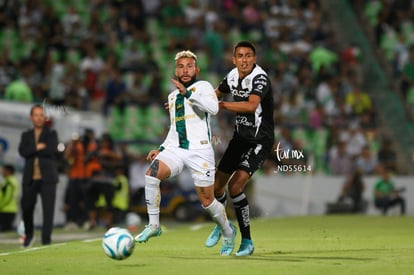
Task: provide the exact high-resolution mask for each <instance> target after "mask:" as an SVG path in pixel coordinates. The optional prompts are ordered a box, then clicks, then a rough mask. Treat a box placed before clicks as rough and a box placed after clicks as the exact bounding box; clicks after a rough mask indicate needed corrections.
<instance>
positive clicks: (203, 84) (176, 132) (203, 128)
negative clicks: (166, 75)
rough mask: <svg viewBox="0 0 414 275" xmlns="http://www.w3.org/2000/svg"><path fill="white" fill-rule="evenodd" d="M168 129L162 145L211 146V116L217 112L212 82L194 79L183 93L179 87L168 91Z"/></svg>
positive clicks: (181, 146)
mask: <svg viewBox="0 0 414 275" xmlns="http://www.w3.org/2000/svg"><path fill="white" fill-rule="evenodd" d="M168 106H169V112H170V122H171V124H170V129H169V131H168V134H167V137H166V138H165V141H164V142H163V144H161V148H167V147H180V148H183V149H202V148H206V147H211V128H210V116H211V115H215V114H217V112H218V110H219V108H218V100H217V96H216V94H215V91H214V88H213V86H212V85H211V84H210V83H209V82H207V81H196V82H194V83H193V84H191V85H190V86H188V87H187V93H186V94H185V95H184V96H183V95H181V94H180V93H179V91H178V89H176V90H174V91H172V92H171V93H170V94H169V95H168Z"/></svg>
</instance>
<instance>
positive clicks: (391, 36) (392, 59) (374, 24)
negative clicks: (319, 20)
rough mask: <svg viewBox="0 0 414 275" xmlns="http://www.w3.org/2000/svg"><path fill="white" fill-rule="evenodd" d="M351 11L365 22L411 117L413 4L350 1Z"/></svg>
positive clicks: (413, 97) (413, 99)
mask: <svg viewBox="0 0 414 275" xmlns="http://www.w3.org/2000/svg"><path fill="white" fill-rule="evenodd" d="M352 5H353V7H354V9H355V11H356V12H357V13H358V14H359V16H360V17H361V18H363V19H364V20H365V21H367V22H368V23H369V28H370V29H371V30H372V32H373V34H374V40H375V44H376V45H375V46H376V47H377V48H378V49H380V51H381V53H382V54H381V55H383V56H384V57H385V60H386V61H387V62H388V64H389V65H388V66H389V67H390V68H391V76H392V78H393V79H394V80H395V81H394V82H396V83H397V86H398V88H397V90H398V92H399V94H400V95H401V98H402V100H403V102H404V103H405V107H406V111H407V113H408V115H409V116H410V118H411V119H413V120H414V113H413V111H412V110H413V107H414V47H413V43H414V25H413V23H412V17H413V15H414V5H413V3H412V1H410V0H399V1H374V0H370V1H360V0H354V1H352Z"/></svg>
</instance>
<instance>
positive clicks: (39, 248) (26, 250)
mask: <svg viewBox="0 0 414 275" xmlns="http://www.w3.org/2000/svg"><path fill="white" fill-rule="evenodd" d="M101 240H102V238H95V239H88V240H83V241H82V242H84V243H91V242H97V241H101ZM66 244H68V242H64V243H57V244H51V245H44V246H37V247H31V248H27V249H23V248H22V250H16V251H10V252H3V253H0V257H1V256H9V255H14V254H20V253H27V252H31V251H36V250H41V249H48V248H53V247H58V246H63V245H66Z"/></svg>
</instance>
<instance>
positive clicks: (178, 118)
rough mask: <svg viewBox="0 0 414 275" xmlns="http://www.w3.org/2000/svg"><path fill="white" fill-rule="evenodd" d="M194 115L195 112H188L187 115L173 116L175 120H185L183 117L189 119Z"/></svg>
mask: <svg viewBox="0 0 414 275" xmlns="http://www.w3.org/2000/svg"><path fill="white" fill-rule="evenodd" d="M195 117H196V115H195V114H189V115H185V116H178V117H176V118H175V121H176V122H178V121H181V120H185V119H190V118H195Z"/></svg>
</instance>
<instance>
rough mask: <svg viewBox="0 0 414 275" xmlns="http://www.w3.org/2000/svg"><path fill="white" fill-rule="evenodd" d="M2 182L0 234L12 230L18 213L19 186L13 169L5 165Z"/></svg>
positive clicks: (0, 192) (0, 189)
mask: <svg viewBox="0 0 414 275" xmlns="http://www.w3.org/2000/svg"><path fill="white" fill-rule="evenodd" d="M2 176H3V181H1V182H0V232H4V231H9V230H12V229H13V222H14V219H15V217H16V214H17V211H18V209H19V208H18V205H19V204H18V200H19V184H18V182H17V179H16V177H15V176H14V167H13V166H12V165H8V164H5V165H3V167H2Z"/></svg>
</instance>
